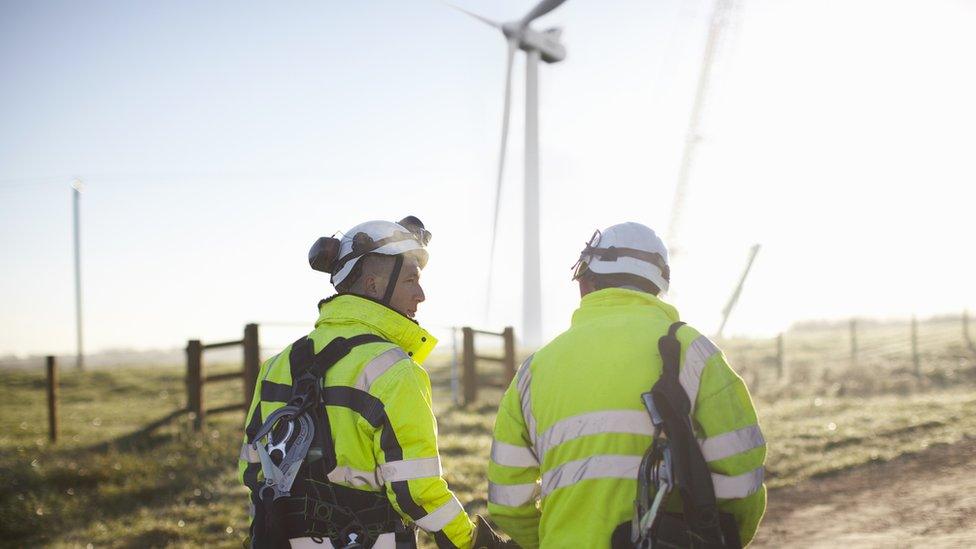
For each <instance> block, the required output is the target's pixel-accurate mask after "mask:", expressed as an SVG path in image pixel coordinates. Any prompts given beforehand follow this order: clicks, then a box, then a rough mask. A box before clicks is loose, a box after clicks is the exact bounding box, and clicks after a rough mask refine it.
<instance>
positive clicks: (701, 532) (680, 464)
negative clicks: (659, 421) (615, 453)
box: [651, 322, 738, 547]
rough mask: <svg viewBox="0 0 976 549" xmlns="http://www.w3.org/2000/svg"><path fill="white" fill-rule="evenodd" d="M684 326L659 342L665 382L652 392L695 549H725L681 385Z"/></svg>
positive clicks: (677, 325)
mask: <svg viewBox="0 0 976 549" xmlns="http://www.w3.org/2000/svg"><path fill="white" fill-rule="evenodd" d="M683 325H684V322H675V323H674V324H672V325H671V327H670V328H669V329H668V334H667V335H666V336H664V337H662V338H661V339H659V340H658V350H660V352H661V360H662V362H663V364H664V366H663V369H662V372H661V378H660V379H658V381H657V383H655V384H654V387H653V388H651V395H652V396H653V398H654V405H655V407H656V408H657V410H658V413H660V414H661V417H662V418H663V420H664V433H665V434H666V435H667V437H668V443H669V444H670V447H671V457H672V467H673V474H674V483H675V489H676V490H677V491H678V492H679V493H680V494H681V501H682V505H683V511H684V520H685V523H686V524H687V528H688V536H689V537H690V539H691V541H692V546H693V547H725V541H724V536H723V534H722V530H721V528H720V525H719V513H718V506H717V504H716V502H715V489H714V487H713V486H712V476H711V472H710V471H709V470H708V465H707V463H706V461H705V457H704V456H703V455H702V453H701V448H700V447H699V446H698V440H697V438H696V437H695V431H694V428H693V427H692V424H691V401H690V400H689V399H688V395H687V394H685V391H684V388H683V387H682V386H681V382H680V381H679V369H680V362H681V342H679V341H678V338H677V335H676V334H677V332H678V329H679V328H681V326H683ZM735 542H738V540H735Z"/></svg>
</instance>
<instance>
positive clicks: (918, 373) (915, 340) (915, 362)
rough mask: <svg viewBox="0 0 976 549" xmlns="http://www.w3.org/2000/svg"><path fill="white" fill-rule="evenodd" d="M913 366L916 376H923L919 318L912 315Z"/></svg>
mask: <svg viewBox="0 0 976 549" xmlns="http://www.w3.org/2000/svg"><path fill="white" fill-rule="evenodd" d="M912 367H913V368H914V370H915V377H917V378H921V377H922V367H921V361H920V360H919V358H918V319H917V318H916V317H915V315H912Z"/></svg>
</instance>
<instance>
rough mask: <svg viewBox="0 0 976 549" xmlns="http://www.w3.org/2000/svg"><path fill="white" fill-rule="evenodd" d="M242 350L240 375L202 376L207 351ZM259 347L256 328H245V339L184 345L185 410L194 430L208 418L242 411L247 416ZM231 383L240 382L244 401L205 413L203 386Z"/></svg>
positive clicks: (257, 363) (256, 375)
mask: <svg viewBox="0 0 976 549" xmlns="http://www.w3.org/2000/svg"><path fill="white" fill-rule="evenodd" d="M238 345H240V346H243V347H244V368H243V369H242V370H241V371H240V372H228V373H224V374H214V375H210V376H207V375H204V371H205V368H204V362H203V351H205V350H207V349H221V348H225V347H235V346H238ZM260 350H261V346H260V343H259V340H258V325H257V324H248V325H247V326H245V327H244V338H243V339H239V340H234V341H222V342H219V343H208V344H206V345H204V344H203V343H202V342H200V340H199V339H191V340H190V341H188V342H187V344H186V402H187V409H188V410H189V411H190V412H191V413H192V414H193V429H194V430H197V431H199V430H201V429H203V425H204V422H205V421H206V417H207V414H219V413H222V412H229V411H232V410H242V409H243V410H244V411H245V412H247V408H248V406H250V404H251V399H252V397H253V396H254V384H255V382H256V381H257V378H258V370H259V369H260V368H261V358H260ZM231 379H243V382H244V391H243V392H242V394H243V396H244V399H243V400H244V401H243V402H239V403H235V404H228V405H226V406H220V407H218V408H212V409H209V410H208V409H207V406H206V399H205V398H204V390H203V389H204V386H205V385H206V384H207V383H216V382H220V381H227V380H231Z"/></svg>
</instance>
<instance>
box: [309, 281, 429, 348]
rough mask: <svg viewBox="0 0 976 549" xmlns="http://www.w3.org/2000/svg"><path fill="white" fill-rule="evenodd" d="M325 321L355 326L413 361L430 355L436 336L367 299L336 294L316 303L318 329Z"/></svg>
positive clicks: (414, 322) (410, 320) (391, 310)
mask: <svg viewBox="0 0 976 549" xmlns="http://www.w3.org/2000/svg"><path fill="white" fill-rule="evenodd" d="M325 324H345V325H359V326H362V327H363V328H365V331H368V332H372V333H375V334H377V335H380V336H382V337H384V338H386V339H387V340H389V341H390V342H391V343H394V344H396V345H398V346H400V347H401V348H402V349H403V350H404V351H406V352H407V354H408V355H410V358H412V359H413V360H414V362H416V363H417V364H421V363H423V361H424V360H425V359H426V358H427V356H428V355H430V352H431V351H433V350H434V347H435V346H436V345H437V338H435V337H434V336H432V335H430V332H428V331H427V330H425V329H423V328H421V327H420V325H419V324H417V322H416V321H414V320H412V319H410V318H409V317H407V316H404V315H402V314H400V313H399V312H397V311H394V310H393V309H391V308H389V307H387V306H385V305H383V304H381V303H378V302H376V301H373V300H371V299H368V298H365V297H360V296H357V295H352V294H340V295H335V296H332V297H330V298H328V299H323V300H322V301H320V302H319V319H318V320H317V321H315V327H316V328H318V327H320V326H322V325H325Z"/></svg>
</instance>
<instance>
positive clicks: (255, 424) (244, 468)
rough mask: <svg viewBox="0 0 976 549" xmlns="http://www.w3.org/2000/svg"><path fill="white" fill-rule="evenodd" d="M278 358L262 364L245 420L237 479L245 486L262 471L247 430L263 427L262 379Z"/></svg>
mask: <svg viewBox="0 0 976 549" xmlns="http://www.w3.org/2000/svg"><path fill="white" fill-rule="evenodd" d="M277 358H278V355H276V356H273V357H271V358H269V359H268V360H266V361H265V362H264V363H263V364H262V365H261V369H260V370H259V371H258V377H257V380H255V387H254V397H253V398H252V399H251V402H250V403H249V406H248V409H247V418H246V419H245V421H244V442H243V444H241V453H240V456H238V459H237V481H238V482H240V483H241V484H243V485H245V486H248V484H253V483H254V482H255V481H256V479H257V478H258V473H259V472H260V471H261V461H260V460H259V459H258V456H257V453H256V452H255V451H254V450H253V449H251V447H250V446H249V445H248V443H247V432H248V430H254V429H258V428H260V427H261V423H262V420H263V418H262V416H261V380H263V379H264V378H265V377H266V375H267V372H268V369H269V368H270V367H271V363H272V362H274V361H275V360H277ZM248 489H250V486H248Z"/></svg>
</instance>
